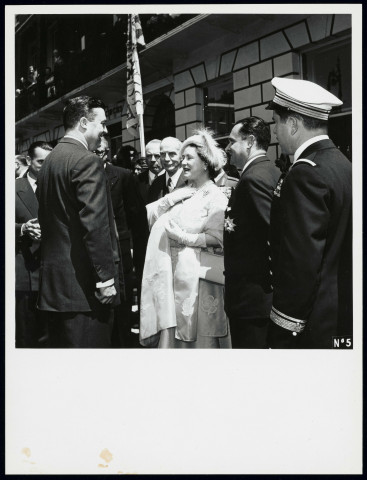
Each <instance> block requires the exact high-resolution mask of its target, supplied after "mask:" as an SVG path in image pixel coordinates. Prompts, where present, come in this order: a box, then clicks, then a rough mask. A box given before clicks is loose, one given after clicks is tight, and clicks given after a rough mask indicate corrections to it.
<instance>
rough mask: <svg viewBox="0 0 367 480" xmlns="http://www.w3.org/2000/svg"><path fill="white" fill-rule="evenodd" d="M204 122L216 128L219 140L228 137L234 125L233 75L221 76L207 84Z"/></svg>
mask: <svg viewBox="0 0 367 480" xmlns="http://www.w3.org/2000/svg"><path fill="white" fill-rule="evenodd" d="M203 93H204V124H205V126H206V127H208V128H211V129H212V130H214V133H215V137H216V138H217V139H218V140H219V139H221V138H223V137H227V136H228V135H229V134H230V132H231V130H232V127H233V125H234V95H233V80H232V77H231V78H228V77H225V78H221V79H218V80H216V81H215V82H213V83H210V84H208V85H205V86H204V88H203Z"/></svg>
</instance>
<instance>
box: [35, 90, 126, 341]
mask: <svg viewBox="0 0 367 480" xmlns="http://www.w3.org/2000/svg"><path fill="white" fill-rule="evenodd" d="M63 122H64V128H65V132H66V133H65V136H64V138H62V139H61V141H60V142H59V144H58V145H57V146H56V147H55V148H54V150H53V151H52V152H51V153H50V155H49V156H48V157H47V159H46V161H45V162H44V164H43V166H42V168H41V170H40V172H39V174H38V188H37V196H38V200H39V215H38V218H39V222H40V226H41V231H42V255H41V270H40V290H39V299H38V308H39V309H40V310H42V311H46V312H48V328H49V339H50V346H51V347H64V348H65V347H73V348H88V347H94V348H101V347H102V348H103V347H109V346H110V342H111V340H110V339H111V329H112V324H113V306H115V305H116V304H118V303H119V292H118V291H119V253H118V244H117V238H116V227H115V223H114V218H113V210H112V204H111V198H110V192H109V188H108V184H107V178H106V175H105V172H104V170H103V166H102V163H101V161H100V158H99V157H98V156H97V155H95V154H94V153H92V152H93V151H94V150H96V149H97V148H98V146H99V145H100V141H101V137H102V136H103V135H104V134H105V133H106V132H107V130H106V115H105V106H104V104H103V103H102V102H101V101H100V100H98V99H95V98H91V97H88V96H81V97H75V98H72V99H70V100H68V101H67V103H66V106H65V108H64V111H63Z"/></svg>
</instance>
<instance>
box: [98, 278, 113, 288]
mask: <svg viewBox="0 0 367 480" xmlns="http://www.w3.org/2000/svg"><path fill="white" fill-rule="evenodd" d="M114 283H115V280H114V279H113V278H111V279H110V280H106V281H105V282H98V283H97V284H96V287H97V288H104V287H110V286H111V285H113V284H114Z"/></svg>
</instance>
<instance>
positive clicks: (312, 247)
mask: <svg viewBox="0 0 367 480" xmlns="http://www.w3.org/2000/svg"><path fill="white" fill-rule="evenodd" d="M272 84H273V86H274V87H275V88H276V92H275V97H274V99H273V101H272V102H271V104H270V105H269V108H270V109H272V110H274V112H273V119H274V121H275V128H274V133H275V134H276V136H277V139H278V141H279V143H280V146H281V148H282V152H283V154H285V155H294V159H293V164H292V165H291V167H290V169H289V170H288V173H287V174H286V176H285V177H284V178H283V181H282V183H280V182H279V184H278V185H277V188H276V190H275V192H274V202H273V206H272V212H271V247H272V258H273V271H274V282H273V285H274V297H273V306H272V310H271V320H272V322H271V326H270V328H269V346H270V347H271V348H332V347H333V337H335V336H344V337H346V336H349V337H350V336H351V335H352V331H353V325H352V166H351V163H350V161H349V160H348V159H347V158H346V157H345V156H344V155H343V154H342V153H341V152H340V151H339V150H338V149H337V148H336V147H335V145H334V144H333V142H332V141H331V140H330V139H329V137H328V135H327V127H328V117H329V113H330V111H331V109H332V107H334V106H340V105H341V104H342V102H341V101H340V100H339V99H338V98H336V97H335V96H334V95H332V94H331V93H330V92H328V91H327V90H325V89H324V88H322V87H320V86H319V85H317V84H315V83H313V82H308V81H305V80H293V79H289V78H277V77H275V78H273V80H272ZM346 340H347V339H344V341H345V342H346ZM349 342H351V339H350V338H349Z"/></svg>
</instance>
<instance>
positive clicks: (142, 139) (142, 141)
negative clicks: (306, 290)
mask: <svg viewBox="0 0 367 480" xmlns="http://www.w3.org/2000/svg"><path fill="white" fill-rule="evenodd" d="M139 136H140V153H141V157H143V158H145V137H144V122H143V114H141V115H139Z"/></svg>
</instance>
